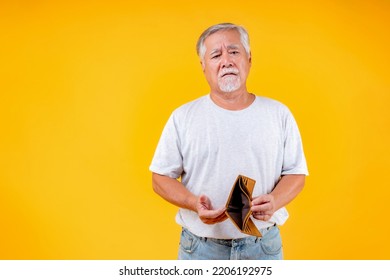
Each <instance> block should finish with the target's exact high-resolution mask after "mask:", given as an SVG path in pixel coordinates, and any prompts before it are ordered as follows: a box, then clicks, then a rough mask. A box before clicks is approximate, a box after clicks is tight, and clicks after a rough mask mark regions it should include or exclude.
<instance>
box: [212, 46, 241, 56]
mask: <svg viewBox="0 0 390 280" xmlns="http://www.w3.org/2000/svg"><path fill="white" fill-rule="evenodd" d="M226 48H227V49H228V50H237V49H239V45H229V46H227V47H226ZM219 52H221V48H218V49H213V50H212V51H211V52H210V54H209V55H214V54H216V53H219Z"/></svg>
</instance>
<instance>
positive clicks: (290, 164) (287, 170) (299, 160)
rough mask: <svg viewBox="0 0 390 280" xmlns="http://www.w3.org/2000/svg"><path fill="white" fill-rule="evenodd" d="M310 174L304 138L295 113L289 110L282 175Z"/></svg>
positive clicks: (286, 121)
mask: <svg viewBox="0 0 390 280" xmlns="http://www.w3.org/2000/svg"><path fill="white" fill-rule="evenodd" d="M288 174H304V175H309V172H308V169H307V164H306V158H305V154H304V151H303V145H302V139H301V135H300V132H299V129H298V125H297V123H296V121H295V119H294V117H293V115H292V114H291V113H290V111H288V114H287V117H286V120H285V135H284V155H283V168H282V175H288Z"/></svg>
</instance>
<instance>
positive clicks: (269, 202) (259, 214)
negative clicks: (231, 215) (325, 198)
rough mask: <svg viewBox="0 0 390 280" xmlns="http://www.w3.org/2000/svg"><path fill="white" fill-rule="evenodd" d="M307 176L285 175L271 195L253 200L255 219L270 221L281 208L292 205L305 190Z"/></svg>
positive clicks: (252, 208)
mask: <svg viewBox="0 0 390 280" xmlns="http://www.w3.org/2000/svg"><path fill="white" fill-rule="evenodd" d="M305 178H306V175H301V174H299V175H284V176H282V178H281V179H280V181H279V182H278V184H277V185H276V186H275V188H274V190H273V191H272V192H271V193H269V194H264V195H260V196H258V197H255V198H254V199H253V200H252V207H251V210H252V212H253V217H255V218H256V219H258V220H262V221H268V220H269V219H270V218H271V217H272V215H273V214H274V213H275V212H276V211H277V210H278V209H280V208H282V207H284V206H286V205H287V204H288V203H290V202H291V201H292V200H293V199H294V198H295V197H296V196H297V195H298V194H299V193H300V192H301V191H302V189H303V186H304V185H305Z"/></svg>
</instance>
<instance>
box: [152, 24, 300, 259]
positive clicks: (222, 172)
mask: <svg viewBox="0 0 390 280" xmlns="http://www.w3.org/2000/svg"><path fill="white" fill-rule="evenodd" d="M197 52H198V55H199V58H200V62H201V66H202V70H203V73H204V75H205V77H206V80H207V82H208V84H209V86H210V93H209V94H207V95H204V96H202V97H200V98H198V99H196V100H194V101H192V102H190V103H187V104H184V105H183V106H181V107H179V108H178V109H176V110H175V111H174V112H173V113H172V115H171V116H170V118H169V120H168V122H167V124H166V126H165V128H164V130H163V133H162V135H161V138H160V141H159V143H158V146H157V149H156V152H155V155H154V157H153V160H152V163H151V166H150V170H151V171H152V183H153V188H154V190H155V192H156V193H157V194H159V195H160V196H161V197H163V198H164V199H166V200H167V201H169V202H170V203H172V204H174V205H176V206H178V207H180V208H179V211H178V213H177V215H176V221H177V223H178V224H179V225H181V226H182V233H181V239H180V247H179V259H282V257H283V253H282V242H281V238H280V233H279V228H278V225H282V224H283V223H284V222H285V221H286V220H287V218H288V213H287V211H286V209H285V206H286V205H287V204H288V203H289V202H290V201H292V200H293V199H294V198H295V197H296V196H297V195H298V193H299V192H300V191H301V190H302V188H303V186H304V182H305V176H306V175H307V174H308V171H307V166H306V160H305V156H304V153H303V148H302V142H301V137H300V133H299V130H298V127H297V125H296V122H295V120H294V118H293V116H292V114H291V113H290V111H289V110H288V108H287V107H286V106H284V105H283V104H281V103H279V102H277V101H275V100H272V99H269V98H265V97H260V96H256V95H255V94H253V93H250V92H248V90H247V87H246V81H247V77H248V74H249V70H250V68H251V64H252V62H251V52H250V46H249V37H248V33H247V31H246V30H245V29H244V28H243V27H241V26H237V25H234V24H231V23H223V24H217V25H214V26H211V27H209V28H208V29H207V30H205V31H204V32H203V33H202V35H201V36H200V38H199V40H198V43H197ZM238 175H243V176H245V178H250V179H251V180H253V182H255V185H254V188H253V193H252V194H251V197H250V199H251V201H250V206H249V207H250V211H249V212H247V213H249V215H251V216H250V217H249V219H251V220H252V221H251V222H253V224H254V225H255V227H256V228H257V229H256V230H258V232H260V234H257V235H256V234H255V235H251V234H250V233H249V234H247V232H244V231H242V230H240V229H239V228H237V226H236V225H235V224H234V223H233V222H232V219H228V214H227V209H226V203H227V200H228V199H229V196H230V193H231V189H232V186H233V184H234V183H235V182H236V179H237V177H238Z"/></svg>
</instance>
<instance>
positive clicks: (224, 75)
mask: <svg viewBox="0 0 390 280" xmlns="http://www.w3.org/2000/svg"><path fill="white" fill-rule="evenodd" d="M232 75H233V76H237V73H233V72H231V73H225V74H223V75H222V76H221V78H223V77H226V76H232Z"/></svg>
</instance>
